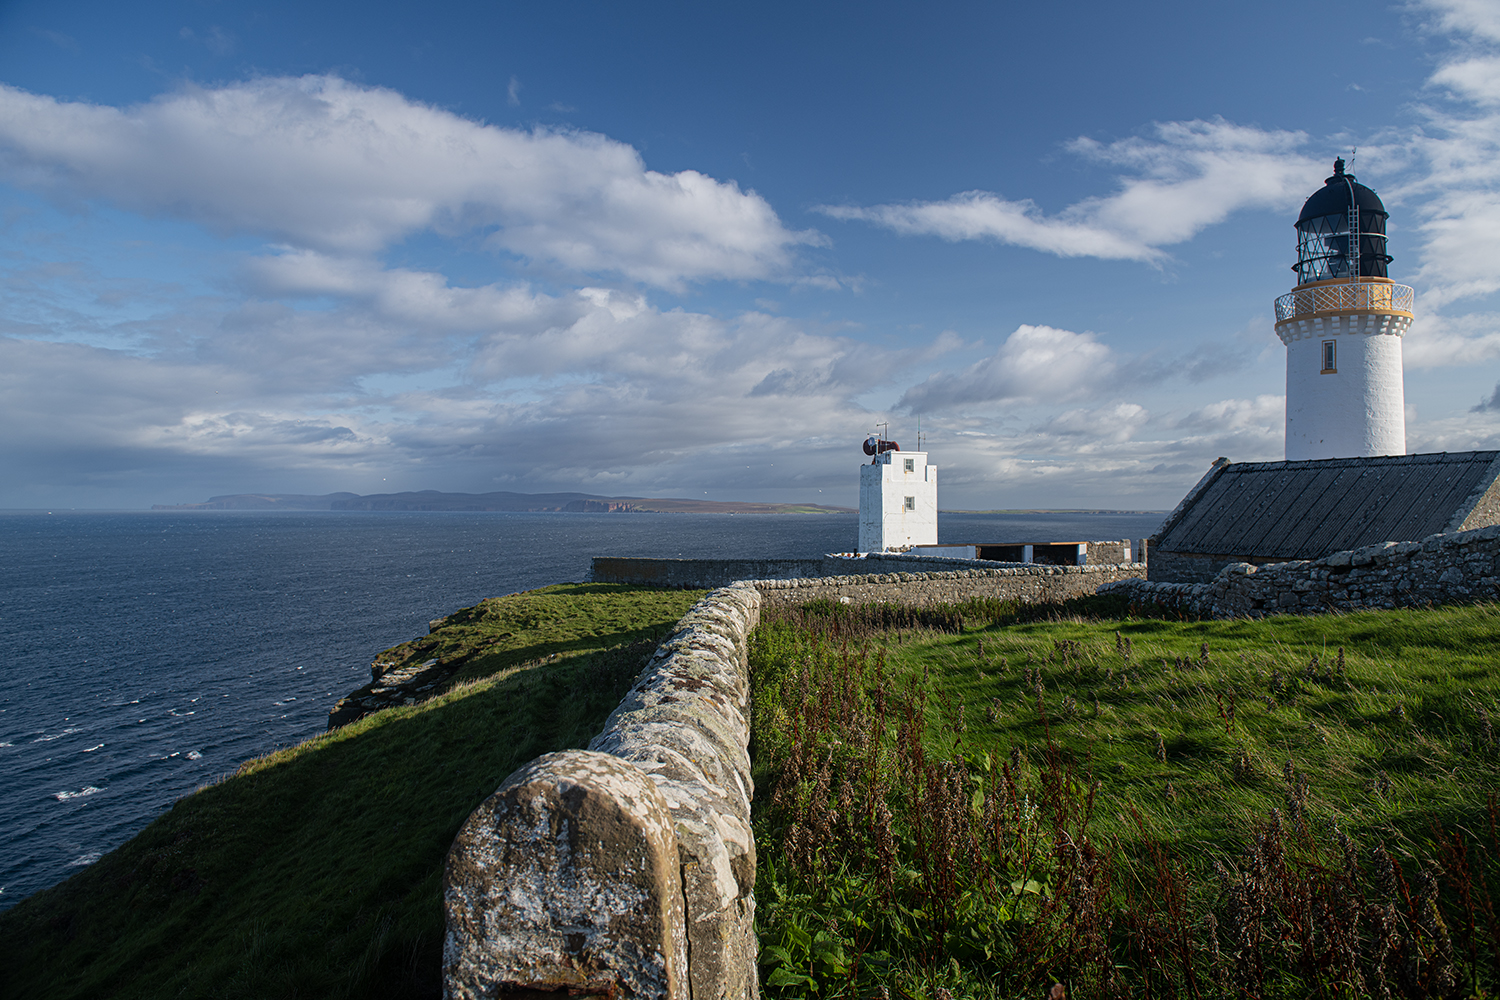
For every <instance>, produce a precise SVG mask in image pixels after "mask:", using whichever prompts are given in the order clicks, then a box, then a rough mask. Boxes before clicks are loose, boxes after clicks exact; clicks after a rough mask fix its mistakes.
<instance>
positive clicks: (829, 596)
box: [754, 559, 1146, 608]
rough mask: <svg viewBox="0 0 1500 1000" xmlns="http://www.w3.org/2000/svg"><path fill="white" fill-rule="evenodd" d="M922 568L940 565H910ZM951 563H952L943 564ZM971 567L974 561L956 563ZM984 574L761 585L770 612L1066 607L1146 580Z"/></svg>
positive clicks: (1041, 570) (1009, 568) (1039, 571)
mask: <svg viewBox="0 0 1500 1000" xmlns="http://www.w3.org/2000/svg"><path fill="white" fill-rule="evenodd" d="M910 561H913V562H915V561H920V562H922V563H932V562H938V561H939V560H929V559H921V560H910ZM942 561H945V562H946V561H948V560H942ZM951 561H952V562H958V563H965V564H968V565H972V564H973V561H970V560H958V559H955V560H951ZM979 565H980V566H982V567H984V568H982V569H969V568H965V569H955V570H948V571H945V572H936V573H934V572H923V573H911V572H889V573H871V574H865V575H862V576H830V577H817V578H812V579H803V580H756V581H754V585H755V587H756V589H758V590H759V591H760V595H761V600H762V601H763V604H764V606H765V607H768V608H772V607H786V606H788V605H793V604H805V603H806V602H808V601H814V600H833V601H846V602H849V603H857V604H862V603H866V602H901V603H905V604H937V603H941V602H949V603H958V602H960V601H965V600H968V599H969V598H971V597H1000V598H1013V599H1015V600H1019V601H1024V602H1027V603H1031V604H1035V603H1039V602H1049V601H1065V600H1067V599H1068V598H1070V597H1081V596H1083V595H1085V594H1092V593H1094V592H1096V591H1097V590H1098V589H1099V587H1100V586H1102V585H1104V584H1107V583H1115V582H1117V581H1121V580H1134V579H1142V578H1144V576H1145V574H1146V567H1145V566H1143V565H1141V564H1139V563H1121V564H1118V565H1115V566H1043V565H1037V564H1030V565H1014V564H1011V565H1003V566H999V567H996V565H995V564H994V563H986V562H980V563H979Z"/></svg>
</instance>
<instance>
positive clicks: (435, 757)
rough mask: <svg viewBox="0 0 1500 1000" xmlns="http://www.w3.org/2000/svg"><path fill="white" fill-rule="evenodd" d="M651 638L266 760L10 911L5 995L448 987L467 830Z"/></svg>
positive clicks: (572, 743) (472, 688)
mask: <svg viewBox="0 0 1500 1000" xmlns="http://www.w3.org/2000/svg"><path fill="white" fill-rule="evenodd" d="M647 631H650V630H649V629H646V630H642V629H637V630H631V631H630V632H626V633H623V634H624V635H627V636H628V635H632V634H640V633H643V632H647ZM596 643H597V640H596ZM574 648H577V647H576V646H575V647H574ZM650 648H651V644H650V642H649V641H647V642H644V643H636V644H629V645H624V646H620V647H618V648H616V649H611V650H605V651H601V652H595V653H593V654H592V655H587V656H578V657H575V658H572V659H570V660H568V661H566V662H563V663H556V664H548V665H534V666H531V667H528V668H523V669H518V670H516V671H515V672H514V673H511V674H509V675H506V676H498V677H494V678H491V679H487V680H480V681H478V682H472V683H470V684H467V685H461V686H460V687H459V688H457V689H456V690H454V691H452V692H450V693H449V694H446V695H444V696H441V697H440V698H437V699H434V700H433V701H431V702H428V703H427V704H425V705H421V706H417V707H413V708H406V709H396V710H392V711H387V712H382V713H378V714H376V715H373V716H370V717H368V718H366V719H364V720H361V721H360V722H358V723H355V724H354V725H351V726H349V727H347V728H345V729H342V730H339V731H337V732H334V733H330V734H327V735H325V736H321V737H318V738H316V739H313V740H311V741H309V742H308V743H306V744H303V745H301V746H298V747H294V748H291V749H289V750H286V751H282V752H280V753H277V754H273V755H270V756H269V757H266V758H262V759H260V760H257V761H251V762H248V763H247V764H246V765H244V766H243V767H242V768H241V770H240V772H239V773H238V774H236V775H235V776H234V777H232V778H229V779H227V780H225V781H223V782H221V783H219V784H217V785H215V786H212V787H208V788H204V789H202V790H200V791H199V792H198V793H196V794H194V795H190V796H187V797H185V798H183V799H181V800H179V801H178V803H177V804H176V805H175V806H173V808H172V809H171V810H170V811H168V812H167V813H166V814H164V815H163V816H161V817H160V818H158V819H157V820H156V821H155V822H153V823H152V824H151V825H150V826H149V827H147V828H146V830H144V831H143V832H142V833H141V834H139V835H138V836H137V837H135V838H134V839H132V840H131V841H130V842H128V843H127V844H125V845H124V846H122V847H121V848H119V849H118V850H116V851H114V852H112V853H110V854H109V855H107V856H106V857H104V858H103V859H101V860H100V861H99V862H98V863H97V864H96V865H94V866H93V867H92V868H90V869H88V870H86V871H84V872H82V873H80V874H79V875H77V876H75V877H73V878H72V879H70V880H68V881H67V882H65V883H63V884H62V885H59V886H56V887H54V888H52V889H50V890H47V891H45V892H42V893H38V894H37V895H35V896H33V897H31V898H30V899H27V900H25V901H23V902H22V903H21V904H19V905H18V906H16V907H15V908H14V909H12V910H10V911H9V912H7V913H4V914H0V935H3V937H4V939H5V940H6V942H7V952H8V958H7V960H6V962H5V963H4V968H3V971H0V992H3V993H4V995H6V996H26V997H59V998H61V997H80V998H81V997H157V996H174V997H175V996H187V997H197V996H215V997H252V996H254V997H266V996H287V997H291V996H318V997H353V996H358V997H436V996H439V995H440V992H441V988H440V975H441V951H442V934H443V918H442V912H441V899H440V881H441V877H442V868H443V863H444V859H445V857H446V854H447V850H448V846H449V844H450V843H451V842H452V839H453V837H454V835H455V834H456V833H457V831H458V828H459V826H460V825H461V824H462V823H463V821H464V819H465V818H466V817H467V816H468V815H469V813H470V812H471V811H472V810H473V809H474V807H475V806H477V805H478V804H479V803H480V802H481V801H483V800H484V799H485V798H486V797H487V796H488V795H490V794H491V793H492V792H493V791H494V790H495V788H496V787H497V786H498V785H499V784H500V783H501V781H503V780H504V779H505V777H506V776H507V775H508V774H510V773H511V772H512V771H513V770H515V769H516V768H517V767H519V766H520V765H521V764H523V763H525V762H526V761H527V760H530V759H531V758H533V757H535V756H537V755H539V754H541V753H545V752H548V751H550V750H555V749H562V748H566V747H582V746H584V745H586V744H587V742H588V740H589V739H590V738H591V737H592V736H593V735H594V733H596V732H597V731H598V730H599V727H600V726H601V725H602V723H603V721H604V719H605V717H606V716H607V715H608V714H609V712H610V711H611V710H612V709H613V708H614V707H615V705H616V704H617V703H618V701H619V699H620V697H621V696H622V695H623V693H624V691H625V690H626V689H627V688H628V687H629V684H630V682H631V680H632V678H633V677H634V675H635V673H636V672H637V671H638V670H639V667H640V664H641V660H642V657H643V656H644V655H646V654H648V653H649V652H650ZM529 652H532V653H533V656H532V658H533V659H535V658H536V654H537V653H538V652H539V651H537V650H530V651H529Z"/></svg>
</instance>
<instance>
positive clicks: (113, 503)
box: [0, 0, 1500, 509]
mask: <svg viewBox="0 0 1500 1000" xmlns="http://www.w3.org/2000/svg"><path fill="white" fill-rule="evenodd" d="M1354 149H1357V150H1358V153H1357V155H1356V156H1355V157H1354V166H1353V169H1354V171H1355V172H1356V173H1357V174H1358V175H1359V177H1360V179H1361V180H1362V181H1363V182H1365V183H1367V184H1369V185H1370V186H1372V187H1373V188H1375V189H1376V190H1377V191H1378V192H1379V193H1380V194H1381V196H1382V197H1383V198H1384V200H1385V202H1386V206H1387V208H1388V209H1389V210H1390V212H1391V223H1390V232H1391V241H1390V252H1391V253H1392V255H1393V256H1394V257H1395V262H1394V263H1393V264H1392V267H1391V274H1392V276H1393V277H1394V278H1395V279H1396V280H1398V281H1403V282H1406V283H1409V284H1411V285H1413V286H1414V287H1416V289H1417V294H1418V297H1417V309H1418V313H1419V318H1418V320H1417V322H1416V323H1415V324H1414V325H1413V327H1412V329H1411V331H1410V332H1409V333H1408V335H1407V337H1406V341H1405V350H1406V359H1407V378H1406V393H1407V408H1408V413H1407V420H1408V423H1407V443H1408V450H1410V451H1438V450H1450V451H1453V450H1464V449H1470V448H1480V447H1500V321H1497V317H1500V304H1497V300H1496V293H1497V291H1500V2H1484V3H1481V2H1475V0H1428V2H1423V3H1411V4H1406V5H1387V6H1381V5H1373V4H1372V5H1361V6H1359V7H1357V8H1356V7H1350V6H1348V5H1343V6H1335V5H1321V4H1306V3H1297V4H1292V3H1264V4H1258V5H1209V4H1202V3H1192V4H1189V3H1158V4H1151V5H1133V6H1132V5H1120V4H1093V3H1075V4H1068V5H1063V4H1051V5H1048V4H998V3H996V4H938V5H923V6H918V5H909V4H902V5H897V4H870V3H863V4H857V5H856V4H821V5H806V4H760V5H754V6H752V7H743V6H740V7H733V8H731V7H730V6H728V5H706V4H664V3H663V4H647V5H625V4H604V3H555V4H524V5H523V4H452V3H450V4H443V3H435V4H423V5H395V4H386V5H382V4H378V3H377V4H371V3H364V4H359V5H354V4H332V3H324V4H308V3H299V4H290V3H288V4H275V3H236V2H210V0H205V2H184V3H155V4H150V5H136V6H134V7H131V6H128V5H120V4H106V3H87V2H79V3H64V2H0V225H3V227H4V240H3V243H0V463H3V468H4V469H5V471H6V475H5V476H4V477H3V479H0V506H4V507H37V506H79V507H130V506H143V505H148V504H150V503H153V502H184V501H195V500H201V499H204V498H206V497H207V496H209V495H211V494H221V493H235V492H248V491H266V492H307V493H323V492H331V491H335V490H352V491H355V492H359V493H370V492H380V491H387V490H398V489H441V490H459V491H473V492H482V491H486V490H500V489H508V490H521V491H543V490H582V491H586V492H591V493H601V494H610V495H635V496H699V497H702V496H708V497H713V498H715V499H732V498H737V499H764V500H814V501H816V500H822V501H824V502H832V503H842V504H851V505H852V504H853V503H854V502H855V500H856V497H857V491H856V484H857V482H858V472H857V469H856V468H855V467H856V466H857V465H858V464H859V463H860V460H861V453H860V451H859V442H860V441H861V440H862V439H863V437H864V436H865V435H866V434H867V433H868V432H869V431H870V430H871V429H872V428H873V427H875V426H876V425H877V424H880V423H884V422H887V421H888V422H889V424H890V428H891V434H892V436H893V437H895V438H896V439H897V440H899V441H901V442H902V443H903V445H905V446H906V447H908V448H909V447H912V445H913V444H914V441H913V439H914V437H915V432H916V428H917V424H918V421H919V420H920V422H921V429H922V433H923V435H924V439H925V443H926V446H927V449H928V450H929V451H930V452H931V455H932V461H934V462H935V463H936V464H937V465H939V467H940V468H941V470H942V471H941V477H942V478H941V492H940V501H941V504H942V506H944V507H945V508H971V509H972V508H995V507H1030V506H1050V507H1130V508H1159V507H1168V506H1171V505H1172V504H1173V503H1175V502H1176V500H1177V499H1178V498H1180V496H1181V495H1182V493H1183V492H1184V491H1185V490H1186V489H1187V487H1188V486H1190V485H1191V484H1192V483H1193V482H1194V481H1195V480H1196V479H1197V478H1198V477H1199V476H1200V475H1201V474H1202V472H1203V470H1204V469H1205V468H1206V467H1207V465H1208V463H1209V462H1211V461H1212V460H1213V459H1214V458H1215V457H1217V456H1219V455H1225V456H1228V457H1230V458H1232V459H1235V460H1266V459H1279V458H1280V457H1281V456H1282V434H1283V423H1282V421H1283V400H1282V394H1283V391H1284V378H1285V368H1284V351H1283V348H1282V347H1281V345H1280V343H1279V342H1278V341H1277V340H1276V338H1275V335H1274V332H1273V329H1272V327H1273V320H1272V301H1273V300H1274V299H1275V297H1276V296H1278V295H1280V294H1282V293H1284V292H1285V291H1287V290H1288V289H1289V288H1290V287H1291V281H1292V275H1291V271H1290V270H1289V268H1290V265H1291V263H1292V261H1293V260H1294V258H1295V253H1294V241H1293V238H1292V236H1293V232H1292V228H1291V224H1292V222H1293V221H1294V220H1295V218H1296V214H1297V211H1298V209H1299V207H1300V205H1301V203H1302V201H1303V199H1304V198H1306V197H1307V196H1308V195H1309V194H1311V193H1312V192H1313V190H1315V189H1316V188H1317V187H1319V186H1320V185H1321V183H1322V180H1323V178H1324V177H1325V176H1327V174H1328V173H1329V172H1330V170H1331V166H1332V161H1333V158H1334V157H1335V156H1338V155H1344V156H1345V157H1348V156H1350V152H1351V150H1354Z"/></svg>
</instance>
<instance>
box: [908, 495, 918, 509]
mask: <svg viewBox="0 0 1500 1000" xmlns="http://www.w3.org/2000/svg"><path fill="white" fill-rule="evenodd" d="M906 509H907V510H916V509H917V498H916V497H907V498H906Z"/></svg>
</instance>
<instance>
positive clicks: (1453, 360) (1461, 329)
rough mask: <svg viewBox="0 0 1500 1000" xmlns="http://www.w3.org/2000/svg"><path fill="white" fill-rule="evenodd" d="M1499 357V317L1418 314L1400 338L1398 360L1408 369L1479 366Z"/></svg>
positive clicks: (1493, 315) (1486, 315)
mask: <svg viewBox="0 0 1500 1000" xmlns="http://www.w3.org/2000/svg"><path fill="white" fill-rule="evenodd" d="M1496 358H1500V315H1496V314H1495V313H1471V314H1469V315H1466V316H1445V315H1443V314H1442V313H1441V312H1432V313H1424V312H1421V311H1419V312H1418V314H1417V318H1416V319H1415V320H1414V321H1413V322H1412V325H1411V329H1410V330H1409V331H1407V333H1406V336H1404V337H1403V338H1401V360H1402V364H1403V365H1404V366H1405V367H1406V368H1407V369H1408V370H1411V369H1415V368H1444V367H1449V366H1453V365H1463V366H1472V365H1481V364H1484V363H1486V362H1489V361H1494V360H1495V359H1496Z"/></svg>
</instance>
